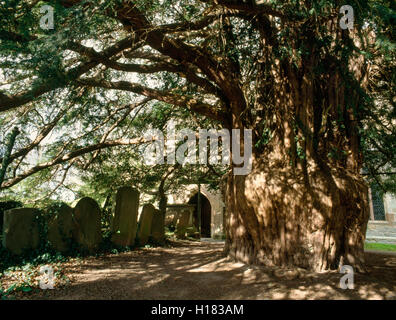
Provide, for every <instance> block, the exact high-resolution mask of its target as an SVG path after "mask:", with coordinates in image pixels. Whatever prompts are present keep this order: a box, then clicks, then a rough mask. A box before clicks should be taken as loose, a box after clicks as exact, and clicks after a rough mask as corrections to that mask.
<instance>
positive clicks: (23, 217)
mask: <svg viewBox="0 0 396 320" xmlns="http://www.w3.org/2000/svg"><path fill="white" fill-rule="evenodd" d="M39 213H40V211H39V210H37V209H33V208H16V209H10V210H7V211H5V212H4V225H3V247H5V248H6V249H8V250H10V251H11V252H12V253H13V254H22V253H23V251H24V250H27V249H36V248H37V247H38V245H39V240H40V239H39V226H38V216H39Z"/></svg>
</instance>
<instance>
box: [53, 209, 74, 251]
mask: <svg viewBox="0 0 396 320" xmlns="http://www.w3.org/2000/svg"><path fill="white" fill-rule="evenodd" d="M53 210H54V211H53V212H52V214H53V215H52V216H51V218H50V219H51V220H50V221H49V222H48V240H49V242H50V243H51V245H52V247H53V248H54V249H55V250H57V251H59V252H66V251H68V250H69V249H70V247H69V246H70V241H71V239H72V238H73V230H74V227H75V223H74V221H73V209H72V208H70V207H69V206H68V205H67V204H65V203H62V204H61V205H60V206H59V207H58V208H56V210H55V209H53Z"/></svg>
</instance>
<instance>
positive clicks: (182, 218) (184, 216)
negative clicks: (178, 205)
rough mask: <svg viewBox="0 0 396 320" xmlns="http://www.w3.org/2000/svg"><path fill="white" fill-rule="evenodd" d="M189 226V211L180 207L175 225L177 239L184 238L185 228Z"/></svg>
mask: <svg viewBox="0 0 396 320" xmlns="http://www.w3.org/2000/svg"><path fill="white" fill-rule="evenodd" d="M190 226H191V211H190V210H188V209H182V210H181V212H180V215H179V219H178V220H177V225H176V236H177V237H178V238H179V239H184V238H186V232H187V229H188V228H189V227H190Z"/></svg>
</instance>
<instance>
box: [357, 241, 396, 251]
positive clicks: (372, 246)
mask: <svg viewBox="0 0 396 320" xmlns="http://www.w3.org/2000/svg"><path fill="white" fill-rule="evenodd" d="M364 248H365V249H366V250H378V251H396V245H395V244H387V243H371V242H370V243H369V242H366V243H365V245H364Z"/></svg>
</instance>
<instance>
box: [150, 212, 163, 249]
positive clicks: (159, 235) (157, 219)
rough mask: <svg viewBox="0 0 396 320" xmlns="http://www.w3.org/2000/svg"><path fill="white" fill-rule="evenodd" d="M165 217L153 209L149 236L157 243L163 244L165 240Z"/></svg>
mask: <svg viewBox="0 0 396 320" xmlns="http://www.w3.org/2000/svg"><path fill="white" fill-rule="evenodd" d="M164 224H165V217H164V216H163V214H162V213H161V211H160V210H158V209H154V214H153V221H152V222H151V237H152V239H153V240H154V241H155V242H156V243H158V244H163V243H164V241H165V225H164Z"/></svg>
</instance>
